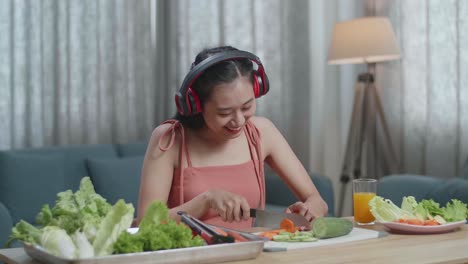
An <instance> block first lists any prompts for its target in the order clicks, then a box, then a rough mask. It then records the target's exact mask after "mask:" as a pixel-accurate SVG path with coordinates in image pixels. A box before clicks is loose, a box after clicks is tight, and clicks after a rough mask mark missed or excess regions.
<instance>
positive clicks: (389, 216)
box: [369, 196, 413, 222]
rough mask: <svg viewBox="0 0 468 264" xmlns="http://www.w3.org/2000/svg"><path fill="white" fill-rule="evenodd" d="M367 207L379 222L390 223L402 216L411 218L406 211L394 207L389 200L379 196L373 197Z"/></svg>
mask: <svg viewBox="0 0 468 264" xmlns="http://www.w3.org/2000/svg"><path fill="white" fill-rule="evenodd" d="M369 207H370V211H371V213H372V215H374V217H375V219H376V220H377V221H379V222H392V221H395V220H397V219H399V218H402V217H404V216H406V217H407V216H413V215H411V214H408V212H407V211H405V210H403V209H401V208H400V207H398V206H396V205H395V204H394V203H393V202H392V201H390V200H389V199H384V198H383V197H381V196H375V197H374V198H372V199H371V200H370V201H369Z"/></svg>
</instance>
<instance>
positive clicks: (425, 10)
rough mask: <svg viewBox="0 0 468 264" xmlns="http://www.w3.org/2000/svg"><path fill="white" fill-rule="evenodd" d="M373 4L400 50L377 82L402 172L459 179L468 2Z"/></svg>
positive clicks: (466, 128) (466, 142) (464, 140)
mask: <svg viewBox="0 0 468 264" xmlns="http://www.w3.org/2000/svg"><path fill="white" fill-rule="evenodd" d="M371 3H372V4H373V6H372V8H371V9H374V11H373V12H375V14H376V15H383V16H388V17H389V18H390V20H391V22H392V24H393V26H394V28H395V31H396V35H397V39H398V40H399V41H400V47H401V50H402V59H401V60H400V61H395V62H389V63H382V64H378V66H377V84H378V86H379V88H380V92H381V94H382V98H383V104H384V108H385V113H386V114H387V118H388V121H389V124H390V127H391V134H392V137H393V140H394V144H395V146H396V149H397V152H398V153H399V156H400V157H401V161H402V163H403V167H404V171H405V172H407V173H415V174H424V175H432V176H437V177H442V178H451V177H456V176H457V175H459V174H460V173H461V167H462V166H463V163H464V162H465V160H466V159H467V154H468V137H466V136H465V135H466V133H467V132H468V122H467V121H468V104H467V101H468V92H467V90H468V89H467V85H466V84H467V77H466V74H465V72H466V69H467V68H468V54H467V52H466V51H465V49H464V48H463V47H465V46H467V44H468V42H467V40H468V33H467V32H468V23H467V21H468V19H467V16H468V3H466V1H457V0H450V1H438V0H430V1H403V0H397V1H390V0H380V1H375V2H373V1H368V4H369V5H371ZM371 12H372V11H371Z"/></svg>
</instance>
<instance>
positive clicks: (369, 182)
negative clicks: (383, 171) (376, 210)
mask: <svg viewBox="0 0 468 264" xmlns="http://www.w3.org/2000/svg"><path fill="white" fill-rule="evenodd" d="M376 193H377V180H376V179H355V180H353V207H354V221H355V222H356V223H357V224H358V225H371V224H374V221H375V218H374V216H373V215H372V213H371V212H370V208H369V201H370V200H371V199H372V198H374V197H375V195H376Z"/></svg>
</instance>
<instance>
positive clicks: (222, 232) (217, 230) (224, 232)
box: [211, 226, 228, 236]
mask: <svg viewBox="0 0 468 264" xmlns="http://www.w3.org/2000/svg"><path fill="white" fill-rule="evenodd" d="M211 228H213V230H214V231H216V232H218V233H219V234H220V235H222V236H227V235H228V233H226V231H224V230H222V229H221V228H219V227H217V226H211Z"/></svg>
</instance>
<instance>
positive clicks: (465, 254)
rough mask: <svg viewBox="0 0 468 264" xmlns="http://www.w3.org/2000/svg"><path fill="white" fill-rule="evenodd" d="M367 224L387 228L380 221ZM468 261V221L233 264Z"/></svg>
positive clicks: (17, 256)
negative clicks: (449, 228) (452, 227)
mask: <svg viewBox="0 0 468 264" xmlns="http://www.w3.org/2000/svg"><path fill="white" fill-rule="evenodd" d="M365 228H369V229H373V230H384V228H383V227H382V226H381V225H379V224H376V225H373V226H368V227H365ZM0 261H5V262H7V263H21V264H36V263H38V262H36V261H34V260H32V259H31V258H29V256H27V255H26V253H25V252H24V250H23V249H22V248H14V249H1V250H0ZM313 262H314V263H468V225H464V226H463V227H461V228H459V229H457V230H456V231H453V232H449V233H444V234H436V235H400V234H391V233H389V234H388V235H387V236H385V237H381V238H375V239H367V240H362V241H355V242H350V243H343V244H337V245H335V246H321V247H313V248H305V249H296V250H291V251H283V252H262V253H261V254H260V256H258V257H257V258H256V259H251V260H245V261H237V262H229V263H231V264H236V263H237V264H249V263H252V264H254V263H255V264H270V263H288V264H289V263H313Z"/></svg>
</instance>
